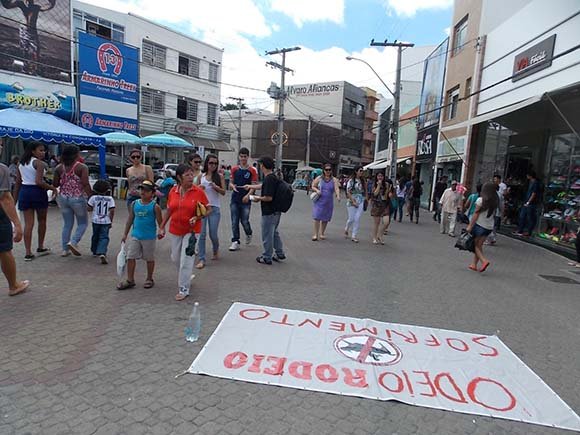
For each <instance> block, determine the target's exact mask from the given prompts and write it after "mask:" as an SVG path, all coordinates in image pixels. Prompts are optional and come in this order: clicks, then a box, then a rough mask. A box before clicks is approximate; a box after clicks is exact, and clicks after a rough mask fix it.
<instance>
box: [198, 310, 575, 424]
mask: <svg viewBox="0 0 580 435" xmlns="http://www.w3.org/2000/svg"><path fill="white" fill-rule="evenodd" d="M188 372H189V373H196V374H206V375H210V376H217V377H220V378H226V379H234V380H242V381H247V382H255V383H261V384H268V385H275V386H280V387H291V388H298V389H305V390H312V391H321V392H326V393H333V394H341V395H348V396H357V397H365V398H369V399H375V400H397V401H400V402H404V403H407V404H410V405H416V406H424V407H428V408H436V409H443V410H447V411H455V412H461V413H466V414H478V415H485V416H488V417H497V418H503V419H508V420H516V421H523V422H528V423H534V424H540V425H545V426H555V427H560V428H564V429H572V430H580V418H579V417H578V415H577V414H576V413H575V412H574V411H573V410H572V409H571V408H570V407H569V406H568V405H566V403H564V401H563V400H562V399H560V398H559V397H558V395H557V394H556V393H555V392H554V391H553V390H551V389H550V387H548V386H547V385H546V384H545V383H544V382H543V381H542V380H541V379H540V378H539V377H538V376H537V375H536V374H535V373H534V372H532V371H531V370H530V369H529V368H528V367H527V366H526V365H525V364H524V363H523V362H522V361H521V360H520V359H519V358H518V357H517V356H516V355H514V354H513V353H512V352H511V350H510V349H509V348H508V347H507V346H506V345H505V344H503V342H502V341H501V340H500V339H499V338H498V337H496V336H488V335H482V334H469V333H465V332H457V331H449V330H444V329H435V328H426V327H421V326H412V325H402V324H396V323H386V322H378V321H375V320H371V319H356V318H352V317H343V316H332V315H326V314H318V313H310V312H306V311H295V310H286V309H281V308H272V307H266V306H261V305H250V304H242V303H234V304H233V305H232V306H231V307H230V309H229V310H228V312H227V313H226V315H225V316H224V318H223V319H222V321H221V323H220V324H219V326H218V327H217V329H216V331H215V332H214V333H213V334H212V336H211V338H210V339H209V341H208V342H207V343H206V345H205V346H204V348H203V349H202V350H201V352H200V353H199V355H198V356H197V358H196V359H195V361H194V362H193V363H192V364H191V366H190V368H189V370H188Z"/></svg>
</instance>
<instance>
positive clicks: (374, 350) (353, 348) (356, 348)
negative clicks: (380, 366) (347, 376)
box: [340, 340, 394, 361]
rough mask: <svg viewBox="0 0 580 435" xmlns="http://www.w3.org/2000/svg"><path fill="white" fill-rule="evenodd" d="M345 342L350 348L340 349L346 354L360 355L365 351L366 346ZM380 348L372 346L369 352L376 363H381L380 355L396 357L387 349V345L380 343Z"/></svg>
mask: <svg viewBox="0 0 580 435" xmlns="http://www.w3.org/2000/svg"><path fill="white" fill-rule="evenodd" d="M344 341H345V343H346V344H347V345H348V346H343V347H340V350H343V351H345V352H358V353H360V352H361V351H362V350H363V348H364V347H365V345H364V344H362V343H350V342H348V341H346V340H344ZM379 346H380V347H375V346H372V347H371V351H370V352H369V355H370V356H371V358H372V359H374V360H375V361H380V359H381V357H380V355H389V356H393V355H394V354H393V353H392V352H391V351H390V350H389V349H387V348H386V347H385V345H384V344H383V343H379Z"/></svg>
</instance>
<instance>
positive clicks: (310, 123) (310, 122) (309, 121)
mask: <svg viewBox="0 0 580 435" xmlns="http://www.w3.org/2000/svg"><path fill="white" fill-rule="evenodd" d="M333 116H334V115H333V114H332V113H329V114H328V115H324V116H323V117H322V118H320V119H319V120H318V121H316V122H317V123H320V122H322V120H324V119H326V118H332V117H333ZM312 121H314V119H313V118H312V116H310V115H308V129H307V130H306V166H310V133H311V132H312V129H313V128H316V126H314V127H312Z"/></svg>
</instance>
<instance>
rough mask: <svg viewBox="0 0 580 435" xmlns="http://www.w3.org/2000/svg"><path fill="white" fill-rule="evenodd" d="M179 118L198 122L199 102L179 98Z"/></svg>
mask: <svg viewBox="0 0 580 435" xmlns="http://www.w3.org/2000/svg"><path fill="white" fill-rule="evenodd" d="M177 118H178V119H186V120H188V121H197V101H196V100H192V99H191V98H185V97H179V98H178V100H177Z"/></svg>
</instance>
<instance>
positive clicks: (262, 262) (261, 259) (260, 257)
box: [256, 255, 272, 266]
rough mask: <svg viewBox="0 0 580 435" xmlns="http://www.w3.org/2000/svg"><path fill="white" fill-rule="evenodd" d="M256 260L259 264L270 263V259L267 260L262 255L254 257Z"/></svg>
mask: <svg viewBox="0 0 580 435" xmlns="http://www.w3.org/2000/svg"><path fill="white" fill-rule="evenodd" d="M256 261H257V262H258V263H260V264H267V265H268V266H271V265H272V260H267V259H266V258H264V257H262V256H261V255H260V256H259V257H257V258H256Z"/></svg>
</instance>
